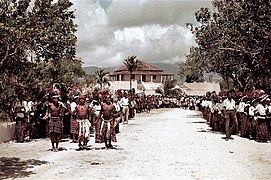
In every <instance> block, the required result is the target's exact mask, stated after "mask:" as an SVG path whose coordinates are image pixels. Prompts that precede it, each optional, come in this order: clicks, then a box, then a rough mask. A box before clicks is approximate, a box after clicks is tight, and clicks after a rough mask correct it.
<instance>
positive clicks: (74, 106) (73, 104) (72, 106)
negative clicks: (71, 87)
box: [71, 102, 77, 111]
mask: <svg viewBox="0 0 271 180" xmlns="http://www.w3.org/2000/svg"><path fill="white" fill-rule="evenodd" d="M76 106H77V104H76V102H72V103H71V111H74V110H75V108H76Z"/></svg>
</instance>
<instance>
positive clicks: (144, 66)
mask: <svg viewBox="0 0 271 180" xmlns="http://www.w3.org/2000/svg"><path fill="white" fill-rule="evenodd" d="M141 62H142V64H141V65H140V66H139V67H138V68H137V70H138V71H161V72H163V71H164V70H163V69H160V68H158V67H156V66H153V65H151V64H147V63H145V62H143V61H141ZM119 71H128V68H127V67H126V66H122V67H120V68H119V69H117V70H115V72H119Z"/></svg>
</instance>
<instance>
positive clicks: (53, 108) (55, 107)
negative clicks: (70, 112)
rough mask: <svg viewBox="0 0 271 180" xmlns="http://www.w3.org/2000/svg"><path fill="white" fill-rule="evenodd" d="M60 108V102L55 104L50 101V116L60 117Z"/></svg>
mask: <svg viewBox="0 0 271 180" xmlns="http://www.w3.org/2000/svg"><path fill="white" fill-rule="evenodd" d="M61 108H62V105H61V104H60V103H57V104H54V103H50V104H49V110H50V112H51V117H60V116H61Z"/></svg>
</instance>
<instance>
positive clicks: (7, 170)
mask: <svg viewBox="0 0 271 180" xmlns="http://www.w3.org/2000/svg"><path fill="white" fill-rule="evenodd" d="M46 163H48V162H47V161H40V160H35V159H29V160H26V161H22V160H20V158H17V157H1V158H0V179H7V178H12V179H15V178H25V177H29V176H30V175H32V174H35V173H33V172H32V171H29V168H33V167H34V166H40V165H42V164H46Z"/></svg>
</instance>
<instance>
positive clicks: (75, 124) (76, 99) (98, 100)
mask: <svg viewBox="0 0 271 180" xmlns="http://www.w3.org/2000/svg"><path fill="white" fill-rule="evenodd" d="M176 106H177V98H176V97H174V98H173V97H168V96H167V97H163V96H157V95H145V93H144V92H143V93H135V90H134V89H132V90H130V91H127V90H118V91H116V92H111V91H109V90H99V89H94V90H93V91H92V92H91V93H89V92H88V93H84V92H83V91H80V92H78V93H70V94H69V93H68V94H66V95H64V96H63V93H61V90H59V89H58V88H56V89H52V90H51V91H50V92H47V93H43V96H42V97H39V98H37V97H36V98H35V97H34V96H33V97H31V98H26V96H20V95H19V96H18V99H17V100H16V101H15V102H14V105H13V112H14V116H15V121H16V128H15V140H16V141H17V142H24V141H25V139H26V138H30V139H36V138H45V137H50V139H51V143H52V150H53V151H58V148H59V142H60V138H61V137H63V136H66V137H69V138H71V139H72V141H73V142H75V143H78V146H79V149H86V148H87V144H88V141H89V139H90V134H91V133H94V134H95V143H105V146H106V148H113V146H112V142H116V134H118V133H120V128H119V126H120V124H128V122H129V119H131V118H134V117H135V114H136V113H143V112H150V111H151V109H154V108H161V107H166V108H170V107H176Z"/></svg>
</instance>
